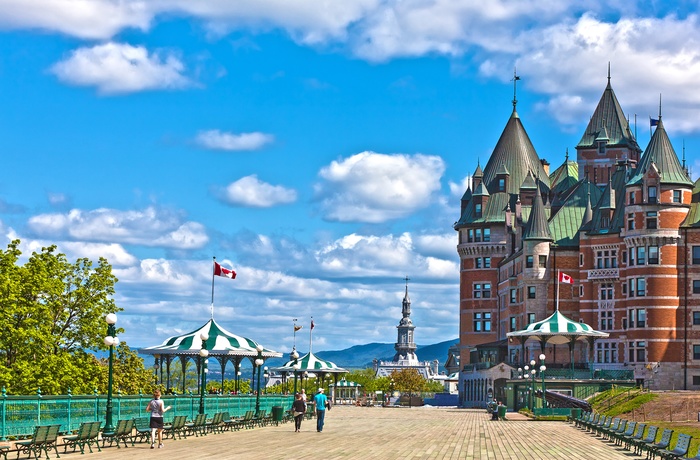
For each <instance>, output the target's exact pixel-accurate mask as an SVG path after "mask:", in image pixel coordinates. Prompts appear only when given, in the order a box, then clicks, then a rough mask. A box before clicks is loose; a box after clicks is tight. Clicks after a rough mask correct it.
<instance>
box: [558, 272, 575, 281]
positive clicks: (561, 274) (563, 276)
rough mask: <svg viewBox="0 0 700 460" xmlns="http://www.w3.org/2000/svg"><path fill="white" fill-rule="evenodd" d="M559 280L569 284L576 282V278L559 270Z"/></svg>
mask: <svg viewBox="0 0 700 460" xmlns="http://www.w3.org/2000/svg"><path fill="white" fill-rule="evenodd" d="M559 282H560V283H567V284H574V279H573V278H572V277H570V276H569V275H567V274H566V273H564V272H559Z"/></svg>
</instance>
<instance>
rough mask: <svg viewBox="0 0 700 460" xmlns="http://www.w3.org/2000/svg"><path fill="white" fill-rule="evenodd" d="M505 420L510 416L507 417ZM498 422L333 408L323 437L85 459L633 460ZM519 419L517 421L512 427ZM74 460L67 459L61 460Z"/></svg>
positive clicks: (449, 413) (271, 435) (578, 435)
mask: <svg viewBox="0 0 700 460" xmlns="http://www.w3.org/2000/svg"><path fill="white" fill-rule="evenodd" d="M509 415H510V414H509ZM511 418H512V420H508V421H500V422H495V421H491V420H490V416H489V415H488V414H487V413H486V411H484V410H471V409H469V410H467V409H453V408H452V409H450V408H443V409H437V408H428V407H422V408H411V409H409V408H405V409H404V408H400V409H399V408H396V409H389V408H381V407H345V406H335V407H333V410H331V411H330V412H329V413H328V414H327V415H326V426H325V428H324V431H323V433H317V432H316V420H305V421H304V422H303V424H302V432H301V433H295V432H294V424H293V423H286V424H280V425H279V426H274V425H269V426H267V427H263V428H255V429H252V430H245V429H244V430H241V431H236V432H225V433H221V434H209V435H207V436H204V437H200V438H188V439H182V440H176V441H172V440H168V441H167V442H166V444H165V447H164V448H163V449H154V450H151V449H150V448H149V444H147V443H141V444H136V446H134V447H129V448H128V449H124V448H122V449H116V448H106V449H103V451H102V453H94V454H88V455H89V457H90V458H94V459H95V460H112V459H115V460H116V459H119V460H123V459H139V460H142V459H143V458H162V459H166V458H167V459H169V460H174V459H187V460H194V459H214V458H216V459H229V458H231V459H233V458H236V459H243V460H257V459H261V460H262V459H264V460H268V459H271V458H294V459H314V460H318V459H324V460H326V459H379V460H383V459H397V460H398V459H401V460H403V459H408V458H411V459H512V460H516V459H517V460H524V459H529V460H540V459H574V460H576V459H580V460H584V459H585V460H588V459H591V458H593V459H596V460H600V459H628V460H629V459H633V458H640V457H635V456H634V455H632V454H631V453H630V452H628V451H625V450H623V449H622V448H620V447H616V446H614V445H613V444H611V443H607V442H605V441H603V440H601V439H600V438H596V437H594V436H592V435H590V434H587V433H585V432H582V431H580V430H578V429H576V428H574V427H573V426H572V425H570V424H568V423H564V422H533V421H526V420H523V418H522V416H519V415H518V414H513V416H512V417H511ZM516 418H518V419H519V420H516ZM66 457H67V458H73V459H75V458H77V457H82V458H85V456H81V455H80V453H78V454H70V453H69V454H67V455H66V456H65V457H64V455H61V458H66Z"/></svg>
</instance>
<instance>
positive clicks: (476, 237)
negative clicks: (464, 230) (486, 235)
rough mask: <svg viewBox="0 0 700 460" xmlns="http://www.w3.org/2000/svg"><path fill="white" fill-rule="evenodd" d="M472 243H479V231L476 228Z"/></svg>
mask: <svg viewBox="0 0 700 460" xmlns="http://www.w3.org/2000/svg"><path fill="white" fill-rule="evenodd" d="M474 242H476V243H481V229H480V228H477V229H476V230H474Z"/></svg>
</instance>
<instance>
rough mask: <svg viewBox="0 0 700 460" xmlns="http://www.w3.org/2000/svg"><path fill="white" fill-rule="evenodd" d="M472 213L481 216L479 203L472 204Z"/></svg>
mask: <svg viewBox="0 0 700 460" xmlns="http://www.w3.org/2000/svg"><path fill="white" fill-rule="evenodd" d="M474 214H475V216H476V217H481V203H475V204H474Z"/></svg>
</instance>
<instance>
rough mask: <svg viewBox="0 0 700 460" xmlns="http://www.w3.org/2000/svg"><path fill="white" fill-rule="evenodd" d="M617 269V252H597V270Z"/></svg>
mask: <svg viewBox="0 0 700 460" xmlns="http://www.w3.org/2000/svg"><path fill="white" fill-rule="evenodd" d="M610 267H612V268H615V267H617V251H616V250H606V251H597V252H596V268H610Z"/></svg>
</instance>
